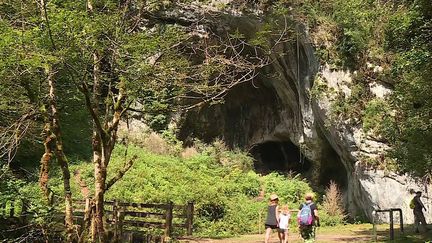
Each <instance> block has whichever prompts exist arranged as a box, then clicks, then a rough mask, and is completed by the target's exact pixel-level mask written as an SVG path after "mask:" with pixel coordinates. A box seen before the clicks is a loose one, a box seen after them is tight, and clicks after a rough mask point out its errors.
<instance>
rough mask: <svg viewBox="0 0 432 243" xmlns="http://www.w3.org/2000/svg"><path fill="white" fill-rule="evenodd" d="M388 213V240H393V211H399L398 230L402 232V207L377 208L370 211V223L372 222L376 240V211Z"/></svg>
mask: <svg viewBox="0 0 432 243" xmlns="http://www.w3.org/2000/svg"><path fill="white" fill-rule="evenodd" d="M387 212H388V213H389V219H390V230H389V232H390V240H394V227H393V212H399V223H400V231H401V233H403V232H404V227H403V215H402V209H400V208H390V209H377V210H374V211H372V224H373V228H372V231H373V235H374V240H375V241H376V240H377V229H376V223H377V222H376V218H377V215H378V213H387Z"/></svg>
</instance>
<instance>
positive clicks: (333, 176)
mask: <svg viewBox="0 0 432 243" xmlns="http://www.w3.org/2000/svg"><path fill="white" fill-rule="evenodd" d="M330 181H334V182H335V183H336V184H337V185H338V186H339V188H340V189H342V190H344V189H346V187H347V185H348V178H347V174H346V169H345V166H344V165H343V163H342V161H341V159H340V157H339V155H338V154H337V153H336V151H335V150H334V149H333V148H331V147H330V146H329V147H327V148H326V149H325V150H324V151H323V152H322V161H321V167H320V171H319V181H318V184H319V185H321V186H323V187H328V186H329V185H330Z"/></svg>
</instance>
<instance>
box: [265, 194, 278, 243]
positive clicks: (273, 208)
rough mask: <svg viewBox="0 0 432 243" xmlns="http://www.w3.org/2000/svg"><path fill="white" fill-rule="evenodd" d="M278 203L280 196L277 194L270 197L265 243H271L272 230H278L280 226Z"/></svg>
mask: <svg viewBox="0 0 432 243" xmlns="http://www.w3.org/2000/svg"><path fill="white" fill-rule="evenodd" d="M278 202H279V198H278V196H277V195H276V194H272V195H271V196H270V204H269V206H268V208H267V219H266V221H265V229H266V232H265V240H264V242H265V243H268V242H269V239H270V234H271V232H272V229H277V228H278V225H279V214H278V211H279V208H278Z"/></svg>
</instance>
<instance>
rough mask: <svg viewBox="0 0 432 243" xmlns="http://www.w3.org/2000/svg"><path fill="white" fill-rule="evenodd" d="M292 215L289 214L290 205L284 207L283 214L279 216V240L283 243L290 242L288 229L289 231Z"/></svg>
mask: <svg viewBox="0 0 432 243" xmlns="http://www.w3.org/2000/svg"><path fill="white" fill-rule="evenodd" d="M290 218H291V214H290V212H289V208H288V205H283V206H282V209H281V212H280V214H279V230H278V234H279V239H280V240H281V241H280V242H281V243H287V242H288V229H289V222H290Z"/></svg>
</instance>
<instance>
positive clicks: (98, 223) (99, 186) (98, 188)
mask: <svg viewBox="0 0 432 243" xmlns="http://www.w3.org/2000/svg"><path fill="white" fill-rule="evenodd" d="M88 4H89V5H90V6H91V1H88ZM89 9H90V10H91V11H92V10H93V9H92V8H89ZM100 89H101V83H100V57H99V53H98V52H97V51H95V52H94V53H93V106H89V109H92V112H93V114H94V116H93V120H94V123H95V125H93V137H92V149H93V165H94V178H95V198H94V203H95V212H94V214H93V215H92V226H91V228H92V229H91V234H92V235H91V239H92V241H93V242H96V240H97V239H99V241H100V242H106V238H105V225H104V213H105V212H104V195H105V181H106V175H107V171H106V166H105V162H104V161H103V160H102V157H103V156H102V155H103V153H102V151H103V150H102V146H103V138H104V133H105V131H104V130H103V128H102V127H101V126H100V120H99V105H100V100H101V94H100V92H101V91H100ZM97 124H99V125H97Z"/></svg>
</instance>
